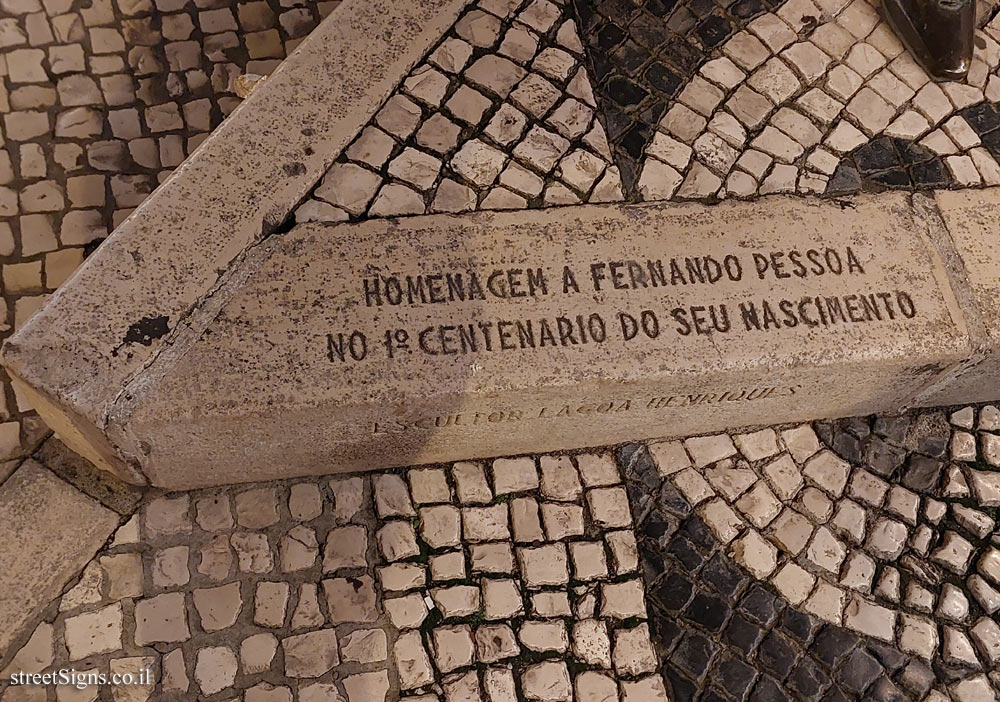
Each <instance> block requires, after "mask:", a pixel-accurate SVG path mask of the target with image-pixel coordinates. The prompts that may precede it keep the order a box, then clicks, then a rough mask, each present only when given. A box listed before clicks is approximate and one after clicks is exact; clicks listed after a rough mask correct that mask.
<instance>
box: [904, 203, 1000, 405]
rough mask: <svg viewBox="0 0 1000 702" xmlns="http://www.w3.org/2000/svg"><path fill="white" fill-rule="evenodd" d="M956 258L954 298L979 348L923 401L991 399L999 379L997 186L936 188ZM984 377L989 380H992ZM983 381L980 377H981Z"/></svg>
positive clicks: (999, 221) (999, 209)
mask: <svg viewBox="0 0 1000 702" xmlns="http://www.w3.org/2000/svg"><path fill="white" fill-rule="evenodd" d="M934 199H935V201H936V203H937V206H938V208H939V210H940V213H941V217H942V218H943V220H944V225H945V227H946V229H947V231H945V232H942V233H943V234H944V236H946V237H947V243H948V245H951V246H954V247H955V250H956V252H957V256H956V258H957V259H958V260H956V261H953V262H950V263H952V265H953V266H955V267H956V268H958V275H959V276H961V277H962V278H965V279H966V281H967V284H968V288H967V290H965V291H963V290H961V289H960V290H959V291H958V292H959V300H960V302H961V304H962V305H963V307H965V308H966V310H967V311H968V313H969V317H970V320H969V326H970V328H971V329H972V330H973V331H974V333H975V341H976V345H977V346H978V347H979V348H978V353H977V354H976V355H975V356H974V357H973V358H971V359H970V360H969V362H967V363H965V364H963V365H962V366H960V367H959V368H957V369H956V370H955V371H954V372H953V373H951V374H949V375H948V376H947V377H946V378H945V379H944V380H943V381H942V382H941V383H939V384H937V385H936V386H935V387H933V388H931V389H930V391H929V392H928V393H927V394H925V395H924V396H923V397H922V398H920V404H923V405H929V406H930V405H948V404H957V403H960V402H961V403H973V402H984V401H988V400H996V399H997V394H998V392H1000V391H998V387H1000V383H998V382H997V378H998V377H1000V307H998V306H997V298H998V297H1000V249H998V245H997V240H996V231H997V226H998V225H1000V188H988V189H986V190H961V191H954V192H951V191H940V192H937V193H935V194H934ZM986 379H992V382H989V381H987V380H986ZM984 381H985V382H984Z"/></svg>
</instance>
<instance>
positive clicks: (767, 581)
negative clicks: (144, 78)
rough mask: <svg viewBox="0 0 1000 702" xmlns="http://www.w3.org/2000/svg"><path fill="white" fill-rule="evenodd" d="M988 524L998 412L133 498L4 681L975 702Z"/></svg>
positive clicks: (254, 697) (341, 692)
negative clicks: (139, 680)
mask: <svg viewBox="0 0 1000 702" xmlns="http://www.w3.org/2000/svg"><path fill="white" fill-rule="evenodd" d="M942 431H943V433H942ZM842 434H849V435H850V437H852V439H853V440H854V442H852V441H851V440H848V439H844V438H839V437H841V435H842ZM858 439H860V443H861V444H862V447H861V448H860V449H856V448H854V449H845V446H847V445H848V444H851V445H852V446H853V444H854V443H857V440H858ZM886 447H888V448H886ZM852 451H854V453H853V455H852V456H851V459H850V460H845V459H844V458H842V457H841V454H845V453H850V452H852ZM885 455H890V456H891V457H892V458H890V459H884V458H883V456H885ZM997 507H1000V410H998V409H997V408H996V407H992V406H987V407H983V408H964V409H961V410H958V411H955V412H953V413H951V415H950V417H948V416H946V415H945V414H944V413H942V412H940V411H933V410H929V411H924V412H921V413H919V414H917V415H913V416H908V417H899V418H879V419H876V420H860V419H859V420H850V421H845V422H839V423H834V424H827V423H816V424H815V425H809V424H805V425H798V426H787V427H776V428H766V429H763V430H760V431H756V432H753V433H749V434H735V435H728V434H719V435H713V436H703V437H693V438H689V439H685V440H678V441H665V442H653V443H649V444H627V445H624V446H620V447H617V448H611V449H607V450H597V451H590V452H584V453H574V454H571V455H541V456H527V457H517V458H507V459H496V460H494V461H489V462H463V463H456V464H451V465H445V466H431V467H425V468H413V469H406V470H397V471H390V472H386V473H377V474H372V475H363V476H347V477H338V476H333V477H328V478H318V479H306V480H297V481H289V482H281V483H268V484H260V485H247V486H238V487H231V488H223V489H212V490H200V491H195V492H191V493H174V494H168V495H151V496H149V497H148V498H147V499H146V500H145V501H144V502H143V504H142V505H141V507H140V508H139V509H138V511H137V512H136V514H135V516H133V517H132V518H131V520H130V521H129V522H128V523H127V524H125V525H124V526H123V527H121V528H120V529H119V531H118V532H117V533H116V534H115V535H114V538H113V540H112V542H111V543H110V544H109V545H108V546H107V547H106V548H105V549H103V550H102V551H101V552H100V553H99V554H98V555H97V556H96V557H95V558H94V560H93V561H92V562H91V563H90V564H89V565H87V567H86V568H85V569H84V570H83V572H82V574H81V576H80V577H79V579H78V581H76V582H75V583H74V584H73V585H72V587H70V588H68V589H67V591H66V592H65V594H64V595H63V596H62V598H61V599H60V600H59V602H58V603H54V605H53V606H52V607H51V608H50V611H49V612H48V616H46V617H44V620H43V621H42V622H41V623H39V624H38V625H37V627H36V628H34V630H33V632H30V631H29V632H24V635H23V636H22V640H25V639H27V641H26V643H25V644H24V645H23V648H20V650H18V651H10V652H9V653H8V654H7V657H6V658H0V670H3V677H2V679H3V680H4V681H6V679H7V677H8V676H9V674H10V673H11V672H40V671H43V670H53V669H59V668H69V667H73V668H75V669H76V670H78V671H96V672H105V673H109V672H119V671H132V670H142V669H147V668H148V669H151V670H152V671H153V676H152V681H153V682H152V684H150V685H148V686H134V687H131V688H121V689H118V690H117V691H116V692H115V693H114V694H115V697H114V699H115V700H120V699H128V700H146V699H181V698H184V699H190V698H193V697H198V698H199V699H201V698H205V699H220V700H222V699H226V700H229V699H234V698H235V697H236V696H239V695H242V699H243V700H245V702H261V701H267V702H272V701H286V700H288V701H290V700H293V699H297V700H302V701H305V702H316V701H320V700H322V701H325V702H331V701H333V700H337V701H339V702H372V701H377V702H383V701H384V700H393V701H395V700H400V699H402V700H409V701H410V702H416V701H417V700H419V701H420V702H431V701H432V700H434V701H441V700H443V701H444V702H459V701H461V702H466V701H476V700H483V701H486V702H501V701H509V700H515V699H523V700H543V701H549V702H560V701H562V702H571V701H573V700H576V701H578V702H609V701H612V700H616V701H620V702H656V700H845V701H846V700H860V699H866V700H868V699H872V700H929V701H931V702H940V701H942V700H956V701H957V702H982V701H987V700H995V699H997V697H996V695H997V694H998V692H1000V665H998V664H1000V625H998V621H997V620H998V618H1000V615H998V611H1000V592H998V589H1000V529H998V528H997V524H996V522H995V519H996V516H997V510H996V508H997ZM29 634H30V638H28V635H29ZM11 655H14V658H13V660H11ZM0 685H2V683H0ZM97 694H98V691H97V689H96V688H89V689H88V690H84V691H74V690H71V689H70V688H69V687H68V686H63V687H60V688H59V689H58V690H54V691H52V693H51V695H50V696H48V697H47V696H46V689H45V688H41V687H39V688H29V687H8V688H7V689H6V691H4V692H2V693H0V701H2V702H15V701H20V700H46V699H48V700H52V699H56V700H60V701H61V700H74V701H76V700H94V699H98V697H97ZM101 694H102V695H106V696H105V697H101V698H100V699H111V696H109V695H110V690H107V689H105V690H104V691H103V692H101Z"/></svg>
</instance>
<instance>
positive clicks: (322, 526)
mask: <svg viewBox="0 0 1000 702" xmlns="http://www.w3.org/2000/svg"><path fill="white" fill-rule="evenodd" d="M336 4H337V3H336V2H321V3H316V4H311V3H303V2H300V1H299V0H275V1H274V2H270V0H267V1H265V0H249V1H247V2H237V3H226V2H225V0H196V1H195V2H194V3H193V4H192V3H189V2H187V0H83V1H81V0H0V8H2V10H3V16H2V17H0V75H2V77H3V83H2V87H0V114H2V121H0V127H2V130H3V131H2V139H3V146H4V151H3V152H0V257H2V258H0V265H2V271H0V282H2V286H3V288H2V289H3V295H4V301H5V304H6V317H5V321H4V324H3V328H2V330H0V338H2V337H3V336H5V335H7V334H9V332H10V331H11V330H12V329H14V328H16V327H17V326H18V325H19V324H21V323H23V321H24V320H25V319H26V317H27V316H28V315H29V314H30V313H31V312H32V311H33V310H34V309H37V307H38V306H39V305H40V304H41V303H42V302H43V301H44V299H45V297H46V296H47V295H48V294H49V293H51V291H52V290H54V289H55V288H56V287H57V286H58V285H59V284H60V283H61V282H62V281H63V280H65V279H66V278H67V277H68V276H69V275H70V274H71V273H72V271H73V270H74V268H75V267H76V266H77V265H79V263H80V262H81V261H82V260H83V258H84V256H85V255H86V254H87V253H88V252H89V251H90V250H92V249H93V248H94V247H95V246H96V245H97V244H98V243H99V242H100V241H101V239H102V238H103V237H104V236H106V234H107V233H108V231H110V230H111V229H112V228H113V227H114V226H115V225H116V224H118V223H119V222H121V221H122V220H123V219H124V218H125V217H127V216H128V215H129V213H130V212H131V211H132V210H133V209H134V208H135V207H136V206H138V205H139V204H140V203H141V202H142V200H143V199H144V198H145V196H146V195H147V194H148V193H149V192H150V191H151V190H152V189H153V187H155V185H156V184H157V183H158V182H160V181H162V180H163V178H164V177H165V176H166V175H167V174H168V173H169V172H170V171H171V170H172V169H173V168H175V167H176V166H177V165H179V164H180V162H181V161H182V160H183V158H184V157H185V156H186V155H187V154H189V153H190V152H191V151H192V150H193V149H194V148H196V147H197V145H198V144H199V143H200V142H201V141H202V140H203V139H204V138H205V137H206V135H207V134H208V133H209V132H210V130H211V129H212V128H213V127H214V126H216V125H217V124H218V123H219V122H220V121H221V120H222V119H223V118H224V116H225V115H226V114H228V113H229V112H231V111H232V110H233V109H234V108H235V106H236V105H237V104H238V98H237V96H236V95H235V94H234V90H235V89H236V84H237V78H238V77H239V76H240V75H241V74H244V73H250V74H261V75H266V74H267V73H269V72H270V71H271V70H272V69H273V67H274V66H275V65H276V64H277V62H278V61H279V60H280V59H281V58H282V57H283V56H284V55H285V54H286V53H288V52H289V51H291V50H292V49H293V48H294V47H295V46H296V45H297V44H298V43H299V42H300V41H301V39H302V37H304V36H305V35H306V34H307V33H308V31H310V30H311V28H312V27H313V26H315V24H316V23H317V22H318V21H319V19H320V18H321V17H323V16H326V15H327V14H329V13H330V12H331V11H332V10H333V8H334V7H335V6H336ZM85 5H86V6H85ZM982 20H983V21H982V23H981V24H982V25H983V29H982V31H980V32H979V33H978V35H977V37H978V38H977V42H978V44H977V45H978V47H979V50H978V54H977V56H978V60H977V63H976V65H975V66H974V68H973V71H972V72H971V73H970V78H969V80H968V81H967V82H966V83H961V84H959V83H931V82H929V80H928V78H927V77H926V75H924V74H923V72H922V70H921V69H919V67H917V66H916V65H915V64H914V63H913V62H912V61H911V60H910V59H909V58H908V57H907V55H906V54H905V53H904V52H903V51H902V48H901V47H900V46H899V44H898V43H897V42H896V41H895V40H894V39H893V37H892V36H891V34H890V33H889V32H888V31H887V29H886V27H885V25H884V24H883V23H882V22H881V21H880V20H879V18H878V16H877V14H876V12H875V10H874V8H873V6H872V5H870V4H869V3H867V2H866V0H850V1H849V2H847V1H844V0H832V1H830V0H816V4H813V1H812V0H786V1H784V2H781V1H780V0H776V1H769V2H766V3H761V2H758V0H734V1H732V2H727V1H725V0H717V1H714V2H708V1H705V0H686V1H685V2H675V3H663V2H659V1H658V0H646V1H645V2H633V1H632V0H573V1H572V2H568V1H567V2H559V1H553V2H550V1H549V0H479V1H478V2H475V3H470V5H469V7H468V8H467V10H466V12H465V13H464V14H463V15H462V16H461V17H460V19H459V20H458V22H457V23H456V24H455V26H454V27H453V28H451V30H450V31H449V32H448V33H447V35H446V36H445V37H443V38H442V40H441V41H440V42H438V44H437V45H435V46H434V48H433V49H432V51H431V52H430V53H429V54H428V56H427V57H426V58H425V59H424V60H423V61H421V62H420V63H418V64H417V66H416V67H415V68H414V69H413V70H412V71H411V72H410V73H409V75H408V76H406V78H405V79H404V80H403V81H402V85H401V86H400V88H399V89H398V90H397V91H396V93H395V94H394V95H393V96H391V97H390V99H389V100H388V101H387V102H386V103H385V105H384V106H383V107H382V108H381V109H380V111H379V112H378V113H377V114H376V115H375V116H374V117H373V118H372V119H371V121H370V122H369V124H368V125H367V126H366V127H365V128H364V129H363V130H362V132H361V133H360V134H359V135H358V136H357V138H356V139H355V141H354V142H353V143H352V144H351V145H350V146H349V147H348V148H347V149H346V150H345V151H344V153H342V154H339V155H331V160H332V161H333V165H332V166H331V168H330V169H329V171H328V173H327V174H326V176H325V177H324V178H323V180H322V181H321V182H320V183H318V184H317V186H316V187H315V189H314V190H313V192H312V193H311V194H310V195H309V196H308V197H307V198H306V199H305V200H304V201H303V202H302V203H301V204H300V205H299V206H298V208H297V209H296V210H295V218H296V220H297V221H344V220H348V219H350V220H360V219H363V218H370V217H384V216H396V215H409V214H416V213H423V212H460V211H468V210H474V209H520V208H531V207H545V206H554V205H562V204H573V203H581V202H591V203H594V202H611V201H621V200H639V199H647V200H651V199H675V200H680V199H700V200H705V201H711V200H714V199H718V198H724V197H755V196H758V195H762V194H768V193H774V192H796V193H801V194H807V195H823V196H833V195H838V194H842V193H848V192H853V191H856V190H858V189H865V190H871V189H881V188H905V189H916V188H923V187H940V186H948V187H952V186H954V187H971V186H978V185H995V184H1000V167H998V165H997V162H996V160H995V159H996V157H997V149H998V148H1000V146H998V144H1000V142H998V140H997V139H998V138H997V137H996V135H997V134H1000V131H998V128H1000V116H998V114H997V111H996V101H998V100H1000V78H998V77H997V75H996V72H997V68H998V65H1000V49H998V48H997V47H998V44H997V42H996V40H995V37H994V34H995V33H996V31H998V29H997V27H998V23H997V21H994V20H992V19H991V17H990V14H984V15H983V17H982ZM581 29H582V31H580V30H581ZM0 399H2V404H0V420H3V421H0V480H2V479H3V478H4V477H5V476H6V475H7V474H8V473H9V472H10V471H11V470H12V469H13V467H14V466H15V465H16V464H17V460H18V457H19V456H21V455H23V454H26V453H29V452H31V451H32V450H33V448H34V447H35V446H36V445H37V444H38V443H39V441H40V440H41V439H42V438H43V437H44V436H45V434H46V432H47V430H46V428H45V427H44V425H43V424H42V423H41V422H40V421H39V420H38V419H37V417H35V416H34V415H33V414H32V413H31V410H30V408H29V407H28V405H27V404H26V403H25V402H24V400H23V399H18V398H17V396H16V394H15V393H14V392H13V390H12V389H11V388H10V386H9V385H8V384H7V383H6V382H5V383H4V391H3V395H2V396H0ZM624 438H625V437H623V439H624ZM998 508H1000V411H998V410H997V409H996V408H995V407H992V406H987V407H981V408H978V407H977V408H963V409H957V410H955V411H953V412H948V413H946V412H943V411H940V410H927V411H923V412H920V413H917V414H915V415H912V416H908V417H901V418H887V417H883V418H864V419H849V420H840V421H836V422H817V423H814V424H812V425H802V426H795V427H778V428H773V429H764V430H761V431H759V432H755V433H752V434H744V435H732V436H731V435H725V434H722V435H717V436H709V437H695V438H689V439H686V440H682V441H669V442H655V443H650V444H643V445H639V444H630V445H625V446H621V447H615V448H608V449H606V450H601V451H592V452H587V453H574V454H571V455H552V456H546V455H543V456H531V457H517V458H508V459H498V460H495V461H487V462H482V463H459V464H454V465H447V466H433V467H426V468H413V469H406V470H397V471H391V472H388V473H384V474H378V475H366V476H356V477H328V478H323V479H309V480H300V481H290V482H282V483H269V484H264V485H250V486H240V487H231V488H225V489H217V490H203V491H196V492H191V493H179V494H170V495H155V494H153V495H147V496H146V498H144V500H143V501H142V503H141V506H140V507H139V509H138V511H137V512H136V514H135V516H134V517H133V518H132V519H131V520H130V521H129V522H128V523H127V524H126V525H125V526H123V527H122V528H121V529H120V530H119V531H118V532H117V534H116V535H115V537H114V539H113V541H112V542H111V543H109V544H108V545H107V547H106V548H104V549H103V550H102V551H101V552H100V553H99V554H98V555H97V556H96V557H95V558H94V560H93V561H92V562H91V563H90V564H89V565H87V566H86V568H84V569H83V571H82V573H81V574H80V576H79V578H78V579H77V580H76V581H75V582H74V583H73V584H72V585H71V587H69V588H68V589H67V591H66V592H65V593H64V594H63V596H62V597H61V598H60V599H59V601H58V602H54V603H52V605H51V606H50V607H49V608H48V609H46V610H45V612H43V613H41V614H40V615H39V616H37V617H36V622H35V623H34V624H33V626H32V628H31V629H30V630H28V631H25V632H22V633H21V635H20V636H19V638H18V639H17V641H18V644H17V645H16V646H15V647H13V648H12V650H10V651H6V652H0V672H2V673H3V675H2V676H0V702H19V701H23V700H29V701H34V700H56V701H57V702H83V701H91V700H97V699H100V700H115V701H116V702H117V701H119V700H129V701H130V702H131V701H140V700H146V699H161V698H162V699H167V700H169V699H209V700H220V701H221V700H235V699H242V700H243V701H244V702H285V701H289V702H290V701H291V700H298V701H300V702H332V701H334V700H336V701H337V702H383V701H384V700H391V701H395V700H399V699H404V700H410V702H417V701H419V702H432V701H437V702H440V701H442V700H443V701H444V702H460V701H461V702H465V701H473V702H475V701H477V700H478V701H481V702H482V701H485V702H500V701H501V700H503V701H505V702H506V701H509V700H515V699H517V700H541V701H544V702H568V701H570V700H576V701H577V702H613V701H615V702H658V700H666V699H671V700H678V701H680V700H706V701H708V700H711V701H715V700H754V701H755V702H765V701H770V700H785V699H787V700H806V699H817V700H820V699H822V700H831V701H833V700H862V699H865V700H867V699H875V700H930V701H931V702H939V701H941V700H949V699H951V700H956V702H989V701H991V700H996V699H997V695H998V694H1000V673H998V672H997V671H998V668H1000V530H998V528H997V524H996V520H997V519H998V511H997V510H998ZM64 667H74V668H76V669H77V670H79V671H99V672H104V673H112V672H123V671H135V670H139V669H146V668H150V669H152V671H153V676H152V678H151V682H150V683H149V684H148V685H137V686H133V687H130V688H116V689H114V690H112V689H110V688H100V689H98V688H96V687H90V688H86V689H81V690H77V689H73V688H72V687H71V686H66V685H63V686H60V687H58V689H46V688H43V687H24V686H5V683H6V679H7V678H8V676H9V674H10V673H12V672H26V673H27V672H37V671H44V670H56V669H59V668H64Z"/></svg>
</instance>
